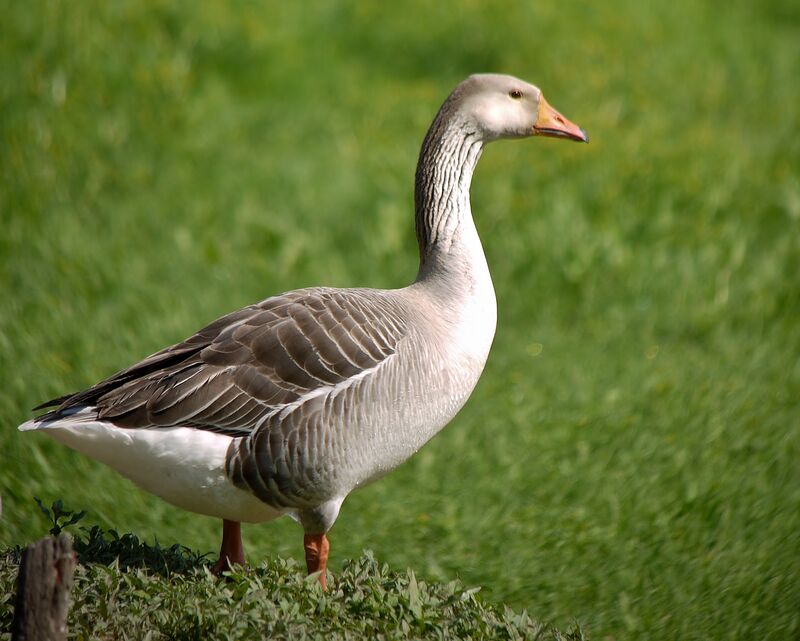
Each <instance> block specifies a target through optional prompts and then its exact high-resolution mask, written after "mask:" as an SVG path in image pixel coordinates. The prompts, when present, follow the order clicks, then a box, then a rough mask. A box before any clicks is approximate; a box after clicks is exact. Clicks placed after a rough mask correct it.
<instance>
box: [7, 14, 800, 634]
mask: <svg viewBox="0 0 800 641" xmlns="http://www.w3.org/2000/svg"><path fill="white" fill-rule="evenodd" d="M34 4H35V5H36V6H32V5H31V4H30V3H28V4H26V5H25V6H23V5H22V4H19V5H17V4H11V3H7V6H6V7H5V9H4V11H3V26H2V34H3V37H2V38H0V136H1V137H0V221H1V222H2V230H1V231H2V233H0V297H2V304H0V389H2V390H3V392H2V395H0V419H2V420H0V425H2V426H3V428H2V430H0V451H2V452H3V454H2V463H1V464H0V493H2V498H3V509H4V512H3V517H2V521H0V546H9V545H13V544H23V543H26V542H29V541H31V540H33V539H35V538H37V537H38V536H40V535H41V532H42V521H41V517H40V515H39V514H38V509H37V508H36V506H35V504H34V503H33V501H32V496H34V495H36V496H40V497H42V498H43V499H45V500H46V501H49V500H52V499H54V498H63V499H64V500H65V502H66V503H67V504H68V505H71V506H75V507H80V508H87V509H88V510H89V512H90V514H89V516H88V517H87V519H89V520H90V521H91V522H93V523H99V524H100V525H101V526H103V527H106V528H108V527H112V528H115V529H117V530H119V531H125V532H128V531H130V532H134V533H136V534H137V535H138V536H139V537H141V538H142V539H144V540H149V541H152V540H153V539H154V537H157V539H158V541H160V542H162V543H163V544H164V545H171V544H172V543H175V542H178V543H181V544H183V545H186V546H189V547H190V548H192V549H195V550H200V551H206V550H213V549H214V548H216V546H217V545H218V536H219V532H218V530H219V525H218V523H216V522H215V521H213V520H212V519H207V518H204V517H199V516H195V515H191V514H186V513H183V512H180V511H178V510H176V509H173V508H171V507H169V506H167V505H165V504H163V503H162V502H160V501H159V500H157V499H155V498H153V497H150V496H148V495H146V494H144V493H142V492H140V491H139V490H137V489H135V488H134V487H132V486H131V485H130V484H129V483H127V482H126V481H124V480H121V479H120V478H118V477H117V476H115V475H114V473H112V472H110V471H109V470H106V469H104V468H103V467H101V466H100V465H98V464H95V463H94V462H92V461H89V460H86V459H84V458H82V457H80V456H79V455H77V454H74V453H72V452H70V451H67V450H66V449H64V448H62V447H61V446H59V445H58V444H57V443H55V442H50V441H48V440H47V439H46V438H44V437H42V436H41V435H31V434H26V435H21V434H18V433H17V432H16V430H15V426H16V425H17V424H18V423H20V422H22V421H23V420H25V419H26V418H27V417H28V416H29V415H30V414H29V413H28V408H30V407H32V406H34V405H36V404H37V403H39V402H41V401H42V400H45V399H47V398H50V397H52V396H56V395H59V394H62V393H65V392H67V391H71V390H76V389H79V388H81V387H84V386H87V385H90V384H91V383H93V382H95V381H97V380H98V379H100V378H101V377H103V376H106V375H108V374H110V373H112V372H114V371H116V370H118V369H120V368H121V367H123V366H125V365H128V364H130V363H131V362H133V361H134V360H136V359H138V358H140V357H143V356H145V355H147V354H149V353H151V352H153V351H155V350H156V349H159V348H160V347H162V346H164V345H166V344H168V343H170V342H173V341H176V340H179V339H182V338H184V337H185V336H187V335H188V334H189V333H191V332H193V331H194V330H195V329H197V328H198V327H199V326H200V325H201V324H203V323H205V322H207V321H209V320H212V319H213V318H215V317H217V316H219V315H221V314H223V313H225V312H227V311H230V310H233V309H236V308H238V307H240V306H242V305H245V304H247V303H250V302H253V301H255V300H259V299H261V298H263V297H265V296H267V295H269V294H271V293H276V292H279V291H285V290H287V289H293V288H296V287H301V286H306V285H312V284H329V285H341V286H350V285H364V286H376V287H393V286H400V285H403V284H406V283H407V282H408V281H409V280H410V279H411V278H412V277H413V275H414V274H415V270H416V253H415V252H416V243H415V239H414V234H413V225H412V216H411V202H412V177H413V169H414V163H415V161H416V153H417V151H418V148H419V144H420V142H421V140H422V136H423V134H424V132H425V129H426V127H427V126H428V124H429V122H430V120H431V118H432V117H433V115H434V113H435V111H436V109H437V108H438V106H439V104H440V103H441V101H442V99H443V98H444V97H445V95H446V94H447V92H449V90H450V89H451V88H452V87H453V86H454V85H455V84H456V83H457V82H458V81H459V80H461V79H462V78H463V77H464V76H466V75H467V74H468V73H471V72H474V71H489V70H491V71H502V72H508V73H514V74H516V75H519V76H521V77H523V78H525V79H528V80H530V81H532V82H534V83H536V84H538V85H540V86H541V87H542V88H543V89H544V92H545V95H546V96H547V98H548V100H549V101H550V102H551V104H553V105H554V106H555V107H556V108H557V109H559V110H560V111H562V112H563V113H564V114H565V115H566V116H567V117H568V118H570V119H571V120H574V121H575V122H577V123H579V124H580V125H581V126H583V127H585V128H586V129H587V130H588V131H589V133H590V135H591V136H592V142H591V144H590V145H588V146H584V145H570V144H566V143H562V142H559V141H550V140H546V141H541V140H532V141H525V142H517V143H512V142H504V143H498V144H496V145H493V146H491V147H489V148H488V150H487V152H486V153H485V154H484V157H483V160H482V161H481V165H480V167H479V169H478V172H477V175H476V177H475V185H474V188H473V210H474V212H475V216H476V221H477V225H478V228H479V231H480V232H481V234H482V236H483V239H484V244H485V247H486V252H487V256H488V259H489V263H490V266H491V268H492V271H493V275H494V280H495V286H496V290H497V297H498V302H499V328H498V334H497V338H496V340H495V344H494V348H493V352H492V355H491V357H490V359H489V363H488V365H487V369H486V372H485V374H484V377H483V379H482V381H481V383H480V384H479V386H478V388H477V390H476V392H475V394H474V396H473V398H472V399H471V400H470V402H469V403H468V405H467V407H466V408H465V409H464V410H463V412H462V413H461V414H460V415H459V416H458V417H457V419H456V420H455V421H454V422H453V424H452V425H450V426H449V427H448V428H447V429H446V430H445V431H444V432H443V433H442V434H441V435H440V436H439V437H437V438H436V439H435V440H434V441H433V442H432V443H430V444H429V445H428V446H427V447H426V448H425V449H423V450H422V451H421V452H420V453H419V454H418V455H417V456H416V457H415V458H414V459H413V460H412V461H410V462H409V463H408V464H406V465H405V466H403V467H402V468H401V469H399V470H398V471H396V472H395V473H393V474H392V475H390V476H388V477H387V478H385V479H383V480H382V481H380V482H379V483H376V484H374V485H373V486H370V487H369V488H367V489H365V490H363V491H360V492H357V493H355V494H353V495H352V496H351V497H350V498H349V499H348V500H347V502H346V503H345V505H344V507H343V509H342V514H341V517H340V518H339V520H338V522H337V524H336V526H335V528H334V529H333V531H332V534H331V542H332V570H333V571H334V573H336V572H340V571H341V568H342V563H343V562H344V561H345V559H348V558H350V559H352V558H360V557H361V553H362V550H363V549H364V548H370V549H372V550H374V551H375V555H376V557H377V558H379V559H381V560H382V561H386V562H387V563H388V564H389V565H390V566H391V567H393V568H397V569H399V570H401V571H402V569H404V568H406V567H410V568H413V570H414V572H415V573H416V576H418V577H421V578H424V579H425V580H427V581H433V580H441V581H444V582H448V581H450V580H452V579H455V578H460V579H461V580H463V581H464V583H465V584H467V585H480V586H483V590H484V591H483V592H482V594H484V595H486V598H488V599H491V600H494V601H498V602H499V601H502V602H505V603H507V604H509V605H510V606H512V607H514V608H516V609H517V610H521V609H522V608H525V609H527V610H528V612H530V613H531V616H533V617H536V618H538V619H544V620H548V621H552V622H554V623H555V624H556V625H558V626H559V627H561V628H566V627H568V626H569V625H570V623H571V622H572V621H573V620H577V621H579V622H580V623H581V624H582V626H583V628H584V630H586V631H587V633H588V634H589V636H590V637H591V638H595V639H606V638H609V639H628V638H629V639H665V640H666V639H676V638H680V639H684V640H687V639H688V640H691V639H706V638H726V639H752V638H759V639H787V638H792V637H796V636H797V635H798V634H800V614H798V612H799V611H800V609H799V608H798V603H800V466H798V464H797V462H798V459H799V458H800V402H799V401H800V277H798V274H800V178H799V177H798V168H799V167H800V137H798V135H797V132H798V130H800V107H799V106H798V105H800V81H798V77H800V75H799V72H800V68H799V67H798V60H800V12H798V10H797V8H796V7H795V3H793V2H789V1H788V0H773V1H772V2H761V3H758V8H755V5H753V6H750V5H751V4H752V3H745V2H733V3H728V4H726V5H725V6H724V7H721V6H719V5H718V3H712V2H697V1H693V0H675V1H674V2H671V3H637V2H633V0H610V1H609V2H604V3H590V4H587V3H563V2H559V3H556V2H540V3H501V2H485V3H478V2H454V1H453V2H449V1H448V2H440V3H438V4H437V5H436V7H438V8H436V9H433V8H430V7H429V5H428V3H422V2H419V3H417V4H416V5H415V6H409V4H407V3H406V4H402V5H401V4H397V5H396V6H395V5H389V4H386V3H377V2H375V3H371V2H364V3H359V4H358V5H357V7H353V8H349V9H347V8H341V7H335V6H334V5H332V4H330V3H323V2H319V3H304V4H303V5H302V7H301V5H300V3H270V4H264V5H259V4H251V3H223V2H214V3H203V4H202V5H198V4H196V3H188V2H185V3H168V2H156V3H151V4H150V3H149V4H148V7H147V8H146V9H145V8H143V7H142V6H141V5H140V3H134V2H113V3H112V2H83V3H63V2H40V3H34ZM320 257H324V258H320ZM245 543H246V546H247V549H248V552H249V555H250V558H251V559H252V560H253V561H254V562H255V563H258V562H259V561H261V560H263V559H267V558H270V559H272V558H275V557H291V558H294V559H296V560H300V559H301V554H302V549H301V548H302V546H301V532H300V530H299V529H298V528H297V526H296V525H294V524H293V523H291V522H288V521H287V522H276V523H273V524H270V525H265V526H257V527H256V526H252V527H247V528H246V529H245Z"/></svg>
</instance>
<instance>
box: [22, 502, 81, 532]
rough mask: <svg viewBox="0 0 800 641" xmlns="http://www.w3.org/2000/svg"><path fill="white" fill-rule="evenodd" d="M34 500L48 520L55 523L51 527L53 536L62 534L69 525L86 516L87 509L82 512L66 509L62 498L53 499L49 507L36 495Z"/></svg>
mask: <svg viewBox="0 0 800 641" xmlns="http://www.w3.org/2000/svg"><path fill="white" fill-rule="evenodd" d="M33 500H34V501H36V505H38V506H39V509H40V510H41V511H42V514H44V515H45V517H46V518H47V520H48V521H50V522H51V523H52V524H53V526H52V527H51V528H50V534H52V535H53V536H58V535H59V534H61V532H62V531H63V530H64V528H66V527H69V526H70V525H75V524H76V523H77V522H78V521H80V520H81V519H82V518H83V517H85V516H86V510H81V511H80V512H73V511H71V510H65V509H64V503H63V501H62V500H61V499H58V500H56V501H53V503H52V504H51V505H50V508H49V509H48V508H46V507H45V506H44V503H42V501H41V500H40V499H39V498H37V497H35V496H34V497H33ZM64 519H66V520H64Z"/></svg>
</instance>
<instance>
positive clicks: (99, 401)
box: [37, 288, 407, 436]
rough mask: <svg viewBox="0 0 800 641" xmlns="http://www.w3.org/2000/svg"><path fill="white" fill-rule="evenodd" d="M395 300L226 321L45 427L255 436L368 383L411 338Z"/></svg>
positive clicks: (61, 408) (297, 306)
mask: <svg viewBox="0 0 800 641" xmlns="http://www.w3.org/2000/svg"><path fill="white" fill-rule="evenodd" d="M406 330H407V324H406V319H405V315H404V314H403V312H402V309H400V308H399V307H398V305H397V304H396V303H395V302H394V301H393V300H392V299H391V297H390V296H389V295H387V292H379V291H377V290H364V289H349V290H338V289H327V288H315V289H306V290H298V291H294V292H289V293H287V294H282V295H280V296H275V297H273V298H268V299H267V300H265V301H262V302H261V303H259V304H256V305H251V306H249V307H245V308H244V309H241V310H239V311H237V312H234V313H232V314H229V315H227V316H223V317H222V318H220V319H218V320H217V321H215V322H213V323H211V324H210V325H208V326H206V327H204V328H203V329H201V330H200V331H199V332H197V333H196V334H194V335H193V336H191V337H189V338H188V339H186V340H185V341H183V342H181V343H178V344H176V345H173V346H171V347H168V348H166V349H164V350H161V351H160V352H157V353H155V354H153V355H152V356H149V357H147V358H145V359H144V360H142V361H140V362H139V363H137V364H135V365H133V366H132V367H129V368H127V369H125V370H123V371H121V372H118V373H117V374H115V375H113V376H111V377H110V378H108V379H106V380H104V381H101V382H100V383H98V384H96V385H94V386H93V387H91V388H89V389H87V390H84V391H82V392H78V393H76V394H72V395H68V396H64V397H60V398H57V399H53V400H52V401H49V402H47V403H44V404H43V405H40V406H39V408H37V409H40V408H45V407H53V406H57V407H56V408H55V409H53V410H51V411H50V412H48V413H47V414H45V415H43V416H41V417H40V418H39V419H37V422H38V421H40V420H54V419H55V420H57V419H58V418H60V417H63V416H65V415H67V414H69V413H70V410H71V409H74V408H83V407H86V406H92V407H95V408H96V409H97V418H98V419H99V420H103V421H108V422H111V423H113V424H115V425H118V426H120V427H127V428H152V427H169V426H177V425H181V426H190V427H195V428H198V429H205V430H212V431H215V432H220V433H224V434H229V435H231V436H245V435H247V434H249V433H250V432H251V431H252V430H253V429H254V428H255V427H256V426H257V425H258V424H259V423H260V422H261V421H262V420H263V419H264V418H265V417H267V416H269V415H271V414H273V413H275V412H277V411H280V410H281V409H283V408H285V407H287V406H288V405H291V404H295V403H302V402H303V399H304V398H310V397H312V396H317V395H318V394H321V393H325V392H326V391H328V390H333V389H335V388H336V386H338V385H341V384H344V383H346V381H347V380H348V379H350V378H351V377H354V376H363V375H368V374H369V373H371V371H374V370H376V369H377V368H378V366H379V365H380V364H381V363H383V362H384V361H386V360H387V359H388V358H390V357H391V356H392V355H393V354H394V353H395V351H396V348H397V345H398V343H399V341H401V340H402V339H403V337H404V336H405V335H406Z"/></svg>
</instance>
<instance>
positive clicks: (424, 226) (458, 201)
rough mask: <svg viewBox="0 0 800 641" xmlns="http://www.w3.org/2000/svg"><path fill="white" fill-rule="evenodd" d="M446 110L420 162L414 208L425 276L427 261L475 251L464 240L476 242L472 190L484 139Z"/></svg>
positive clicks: (424, 146) (432, 129) (428, 138)
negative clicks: (471, 206)
mask: <svg viewBox="0 0 800 641" xmlns="http://www.w3.org/2000/svg"><path fill="white" fill-rule="evenodd" d="M446 107H447V105H445V106H444V107H443V108H442V111H441V112H440V113H439V115H438V116H437V118H436V120H434V122H433V124H432V125H431V128H430V130H429V131H428V135H427V136H426V137H425V141H424V142H423V144H422V150H421V151H420V156H419V162H418V164H417V174H416V184H415V194H414V204H415V209H416V228H417V241H418V242H419V250H420V272H421V273H422V272H423V271H426V264H427V263H431V262H434V263H438V262H439V261H440V260H442V259H446V257H447V255H449V254H453V253H458V252H459V251H463V250H464V249H469V250H471V249H473V248H472V247H468V248H465V247H462V242H460V241H462V240H465V241H467V242H468V243H469V241H471V240H477V234H476V232H475V231H474V223H473V221H472V211H471V208H470V202H469V189H470V184H471V182H472V174H473V172H474V171H475V166H476V165H477V163H478V159H479V158H480V156H481V153H482V151H483V141H482V139H481V136H480V135H479V133H478V132H477V131H475V130H474V127H470V126H469V125H468V124H467V123H464V122H463V121H461V120H459V119H457V118H451V117H448V114H447V113H446ZM472 236H474V237H475V238H474V239H473V238H472ZM480 254H481V256H482V254H483V252H482V250H480ZM430 267H431V265H427V268H428V269H429V268H430Z"/></svg>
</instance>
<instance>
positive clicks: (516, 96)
mask: <svg viewBox="0 0 800 641" xmlns="http://www.w3.org/2000/svg"><path fill="white" fill-rule="evenodd" d="M508 95H509V96H511V97H512V98H513V99H514V100H519V99H520V98H522V92H521V91H520V90H519V89H512V90H511V91H509V92H508Z"/></svg>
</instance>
